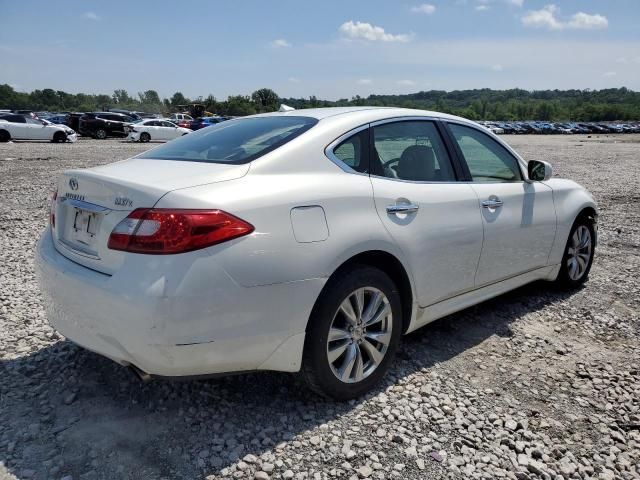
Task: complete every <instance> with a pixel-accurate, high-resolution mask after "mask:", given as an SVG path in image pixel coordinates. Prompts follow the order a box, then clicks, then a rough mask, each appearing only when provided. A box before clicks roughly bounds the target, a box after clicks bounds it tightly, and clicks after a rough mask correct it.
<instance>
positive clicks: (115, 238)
mask: <svg viewBox="0 0 640 480" xmlns="http://www.w3.org/2000/svg"><path fill="white" fill-rule="evenodd" d="M253 230H254V227H253V225H251V224H250V223H247V222H245V221H244V220H242V219H240V218H238V217H235V216H233V215H231V214H230V213H226V212H223V211H222V210H186V209H164V208H151V209H149V208H138V209H136V210H134V211H133V212H131V213H130V214H129V216H128V217H127V218H125V219H124V220H122V221H121V222H120V223H119V224H118V225H116V227H115V228H114V229H113V231H112V232H111V236H110V237H109V242H108V244H107V246H108V247H109V248H110V249H112V250H122V251H125V252H132V253H146V254H155V255H169V254H175V253H184V252H190V251H192V250H198V249H201V248H206V247H210V246H212V245H216V244H218V243H222V242H227V241H229V240H232V239H234V238H238V237H242V236H244V235H248V234H250V233H251V232H253Z"/></svg>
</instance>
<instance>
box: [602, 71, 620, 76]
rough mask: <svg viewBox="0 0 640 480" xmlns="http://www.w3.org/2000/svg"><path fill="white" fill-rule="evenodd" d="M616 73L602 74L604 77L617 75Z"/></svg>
mask: <svg viewBox="0 0 640 480" xmlns="http://www.w3.org/2000/svg"><path fill="white" fill-rule="evenodd" d="M616 75H617V73H616V72H605V73H603V74H602V76H603V77H615V76H616Z"/></svg>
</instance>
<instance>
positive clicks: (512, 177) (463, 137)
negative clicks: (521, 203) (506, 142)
mask: <svg viewBox="0 0 640 480" xmlns="http://www.w3.org/2000/svg"><path fill="white" fill-rule="evenodd" d="M449 128H450V129H451V132H452V133H453V136H454V137H455V140H456V142H457V144H458V146H459V147H460V150H461V151H462V155H463V156H464V160H465V161H466V163H467V166H468V167H469V172H470V173H471V178H472V180H473V181H474V182H519V181H521V180H522V174H521V173H520V167H519V166H518V160H517V159H516V158H515V157H514V156H513V155H512V154H511V153H510V152H509V151H508V150H507V149H506V148H504V147H503V146H502V145H500V144H499V143H498V142H496V141H495V140H494V139H493V138H491V137H490V136H489V135H487V134H485V133H483V132H481V131H479V130H476V129H475V128H471V127H465V126H464V125H457V124H453V123H450V124H449Z"/></svg>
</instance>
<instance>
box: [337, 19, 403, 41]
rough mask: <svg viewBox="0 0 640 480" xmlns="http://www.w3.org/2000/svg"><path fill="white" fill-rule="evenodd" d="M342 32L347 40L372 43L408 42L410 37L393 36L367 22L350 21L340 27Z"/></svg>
mask: <svg viewBox="0 0 640 480" xmlns="http://www.w3.org/2000/svg"><path fill="white" fill-rule="evenodd" d="M340 32H341V33H342V34H343V35H344V36H345V37H347V38H350V39H354V40H367V41H370V42H408V41H409V38H410V36H409V35H406V34H399V35H392V34H391V33H387V32H385V31H384V28H382V27H376V26H375V25H371V24H370V23H366V22H354V21H353V20H350V21H348V22H344V23H343V24H342V25H340Z"/></svg>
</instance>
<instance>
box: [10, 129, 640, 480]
mask: <svg viewBox="0 0 640 480" xmlns="http://www.w3.org/2000/svg"><path fill="white" fill-rule="evenodd" d="M505 138H506V139H507V141H509V142H510V143H512V144H513V145H514V146H515V147H516V148H517V149H518V150H519V151H520V152H522V153H523V155H524V156H525V158H536V159H542V160H548V161H550V162H551V163H552V164H553V165H554V167H555V169H556V172H557V174H559V175H561V176H564V177H569V178H573V179H575V180H577V181H578V182H580V183H582V184H583V185H585V186H586V187H588V188H589V189H590V190H591V192H593V194H594V195H595V197H596V199H597V201H598V202H599V205H600V208H601V218H600V244H599V246H598V250H597V258H596V261H595V264H594V267H593V270H592V273H591V279H590V281H589V282H588V284H587V286H586V287H585V288H583V289H582V290H580V291H577V292H558V291H555V290H553V289H552V288H551V287H550V286H549V284H545V283H536V284H533V285H530V286H527V287H524V288H521V289H519V290H517V291H515V292H512V293H509V294H507V295H503V296H501V297H499V298H497V299H495V300H492V301H490V302H488V303H485V304H483V305H480V306H477V307H474V308H471V309H469V310H466V311H463V312H461V313H459V314H455V315H452V316H450V317H447V318H446V319H443V320H440V321H438V322H436V323H434V324H432V325H430V326H428V327H426V328H423V329H421V330H419V331H418V332H416V333H414V334H411V335H409V336H408V337H406V338H405V339H404V343H403V346H402V349H401V352H400V354H399V358H398V359H397V361H396V363H395V365H394V366H393V368H392V371H391V374H390V375H389V376H388V378H387V381H386V382H385V383H384V384H383V385H381V386H380V387H379V388H378V389H376V390H375V391H374V392H372V393H371V394H370V395H368V396H367V397H366V398H362V399H360V400H358V401H352V402H349V403H344V404H341V403H332V402H328V401H324V400H321V399H319V398H317V397H315V396H313V395H312V394H310V393H308V392H307V391H306V390H305V389H304V388H301V385H300V384H299V383H298V380H297V378H296V376H294V375H286V374H276V373H265V374H255V375H242V376H233V377H228V378H224V379H219V380H207V381H197V382H195V381H189V382H164V381H157V382H153V383H150V384H141V383H139V382H138V381H136V380H135V379H133V378H132V377H131V376H130V374H129V373H128V372H127V371H125V370H124V369H123V368H121V367H119V366H118V365H116V364H114V363H112V362H111V361H109V360H107V359H104V358H101V357H100V356H98V355H95V354H92V353H90V352H87V351H84V350H82V349H80V348H78V347H76V346H74V345H73V344H72V343H70V342H68V341H66V340H64V338H62V337H60V336H59V335H58V334H56V333H55V332H54V331H53V330H52V329H51V328H50V327H49V326H48V324H47V322H46V316H45V314H44V311H43V309H42V306H41V302H40V298H39V293H38V287H37V285H36V282H35V278H34V272H33V265H32V258H33V248H34V244H35V242H36V238H37V236H38V235H39V233H40V231H41V230H42V229H43V228H45V225H46V222H47V210H48V197H49V195H50V192H51V191H52V188H53V185H54V179H55V177H56V176H57V174H58V173H59V172H61V171H62V170H63V169H65V168H69V167H85V166H92V165H99V164H104V163H108V162H112V161H115V160H119V159H123V158H126V157H128V156H131V155H133V154H136V153H138V152H140V151H143V150H145V149H147V148H149V146H148V145H140V144H127V143H123V142H120V141H118V140H108V141H95V140H85V139H81V140H80V141H79V142H78V143H76V144H64V145H58V144H49V143H12V144H0V200H1V201H0V246H1V248H0V479H3V480H4V479H14V478H20V479H28V478H37V479H41V478H42V479H45V478H46V479H49V478H51V479H64V480H71V479H72V480H79V479H87V480H89V479H113V478H136V479H137V478H145V479H146V478H166V479H173V478H178V479H180V478H184V479H193V478H207V479H213V478H244V479H253V478H256V479H264V480H266V479H278V478H282V479H314V480H315V479H333V478H336V479H342V478H346V479H359V478H372V479H418V478H420V479H425V478H461V479H462V478H464V479H468V478H483V479H494V478H510V479H529V478H530V479H534V478H543V479H578V478H579V479H587V478H597V479H638V478H640V466H639V465H640V346H639V345H640V344H639V342H638V339H639V337H640V313H639V312H640V311H639V305H640V282H638V274H639V270H640V269H639V265H640V227H639V225H640V205H639V204H640V201H639V200H640V194H639V193H638V192H639V187H638V185H640V175H639V173H638V172H639V167H640V165H639V162H640V158H639V157H640V155H639V153H640V136H638V135H626V136H601V137H593V138H588V137H586V136H566V137H558V136H535V137H532V136H511V137H505Z"/></svg>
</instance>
